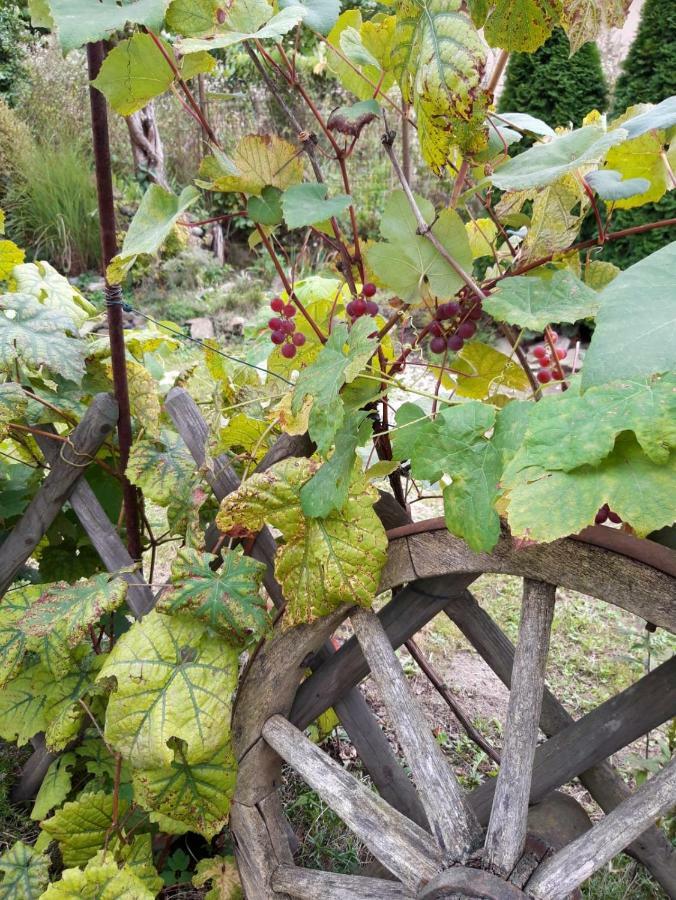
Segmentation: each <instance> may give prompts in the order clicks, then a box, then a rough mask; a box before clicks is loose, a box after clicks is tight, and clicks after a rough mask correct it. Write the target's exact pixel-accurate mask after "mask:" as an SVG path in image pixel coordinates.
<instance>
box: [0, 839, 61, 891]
mask: <svg viewBox="0 0 676 900" xmlns="http://www.w3.org/2000/svg"><path fill="white" fill-rule="evenodd" d="M49 863H50V860H49V857H48V856H45V854H44V853H38V851H37V850H34V849H33V848H32V847H30V846H29V845H28V844H24V842H23V841H17V842H16V843H15V844H12V846H11V847H8V848H7V850H5V852H4V853H3V854H2V855H1V856H0V872H1V873H2V876H3V877H2V881H0V898H2V900H38V897H42V896H44V895H43V893H42V892H43V891H44V889H45V888H46V887H47V885H48V884H49Z"/></svg>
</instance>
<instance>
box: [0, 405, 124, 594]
mask: <svg viewBox="0 0 676 900" xmlns="http://www.w3.org/2000/svg"><path fill="white" fill-rule="evenodd" d="M117 414H118V408H117V403H116V402H115V399H114V398H113V396H112V394H97V395H96V396H95V397H94V399H93V400H92V402H91V405H90V407H89V409H88V410H87V411H86V413H85V414H84V416H83V417H82V421H81V422H80V423H79V424H78V425H77V427H76V428H75V429H74V431H73V432H72V433H71V435H70V437H69V442H68V443H67V444H62V445H61V450H60V451H59V458H58V459H57V461H56V462H55V463H54V465H53V466H52V467H51V469H50V471H49V474H48V475H47V477H46V478H45V480H44V481H43V483H42V485H41V486H40V488H39V490H38V492H37V494H36V495H35V496H34V497H33V499H32V500H31V502H30V504H29V505H28V508H27V509H26V511H25V513H24V514H23V516H22V517H21V519H20V520H19V521H18V523H17V524H16V525H15V527H14V529H13V530H12V533H11V534H10V535H9V537H8V538H7V540H6V541H5V542H4V544H3V545H2V554H1V555H0V597H2V596H3V595H4V593H5V591H6V590H7V588H8V587H9V586H10V584H11V583H12V581H13V580H14V578H15V577H16V575H17V574H18V572H19V570H20V569H21V566H23V564H24V563H25V562H26V560H27V559H29V557H30V556H31V554H32V553H33V551H34V550H35V548H36V547H37V545H38V544H39V543H40V541H41V540H42V538H43V537H44V535H45V533H46V531H47V529H48V528H49V526H50V525H51V524H52V522H53V521H54V519H55V518H56V516H57V515H58V513H59V511H60V510H61V508H62V506H63V504H64V503H65V502H66V500H68V498H69V496H70V494H71V492H72V490H73V487H74V485H75V483H76V482H77V480H78V479H79V478H80V477H81V476H82V473H83V472H84V468H85V467H86V465H88V464H89V463H90V462H91V459H92V457H93V456H94V455H95V454H96V452H97V451H98V449H99V448H100V447H101V445H102V444H103V442H104V441H105V439H106V438H107V436H108V435H109V434H110V433H111V432H112V430H113V428H114V427H115V423H116V422H117Z"/></svg>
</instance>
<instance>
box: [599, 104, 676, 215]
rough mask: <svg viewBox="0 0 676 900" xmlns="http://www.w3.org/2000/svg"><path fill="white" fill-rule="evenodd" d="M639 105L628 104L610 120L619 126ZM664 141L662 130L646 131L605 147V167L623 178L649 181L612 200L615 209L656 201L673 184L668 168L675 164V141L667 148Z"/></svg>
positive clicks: (664, 134) (631, 207) (629, 207)
mask: <svg viewBox="0 0 676 900" xmlns="http://www.w3.org/2000/svg"><path fill="white" fill-rule="evenodd" d="M641 108H642V107H636V106H632V107H630V108H629V109H628V110H627V112H626V113H625V114H624V115H623V116H621V117H620V118H619V119H617V120H616V122H614V123H613V124H614V125H618V126H620V127H621V126H622V123H623V122H624V121H625V119H629V118H631V117H632V116H633V115H634V114H635V113H636V111H637V110H638V109H641ZM611 133H612V132H611ZM665 143H666V133H665V132H664V131H659V130H656V131H648V132H646V133H645V134H642V135H640V136H639V137H636V138H633V139H632V140H629V141H625V142H624V143H623V144H620V145H619V146H618V147H612V148H611V149H610V150H609V151H608V155H607V157H606V165H607V167H608V169H611V170H613V171H617V172H619V173H620V174H621V176H622V177H623V178H624V179H626V180H630V181H633V180H634V179H640V178H642V179H645V180H647V181H649V182H650V184H649V186H648V187H647V189H645V190H644V191H642V192H640V193H636V194H633V195H632V196H630V197H626V198H624V199H622V198H620V199H618V200H616V201H615V202H614V205H615V206H616V207H617V208H618V209H633V208H634V207H635V206H643V205H644V204H645V203H657V201H658V200H661V198H662V197H663V196H664V195H665V194H666V192H667V191H668V190H671V189H672V188H673V183H672V180H671V175H670V173H669V168H672V167H674V166H676V145H674V146H673V147H671V148H670V150H668V151H667V150H666V147H665ZM665 157H666V160H665Z"/></svg>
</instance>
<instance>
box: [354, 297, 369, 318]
mask: <svg viewBox="0 0 676 900" xmlns="http://www.w3.org/2000/svg"><path fill="white" fill-rule="evenodd" d="M365 312H366V300H362V299H361V297H357V299H356V300H353V301H352V315H353V316H355V317H356V318H357V319H358V318H359V317H360V316H363V315H364V313H365Z"/></svg>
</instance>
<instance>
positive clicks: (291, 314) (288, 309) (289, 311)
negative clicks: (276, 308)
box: [284, 303, 296, 319]
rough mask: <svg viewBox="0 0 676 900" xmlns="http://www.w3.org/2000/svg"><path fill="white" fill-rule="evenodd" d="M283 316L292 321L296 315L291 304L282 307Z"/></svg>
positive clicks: (294, 308)
mask: <svg viewBox="0 0 676 900" xmlns="http://www.w3.org/2000/svg"><path fill="white" fill-rule="evenodd" d="M284 315H285V316H286V317H287V319H293V317H294V316H295V315H296V307H295V306H294V305H293V303H287V304H286V306H285V307H284Z"/></svg>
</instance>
